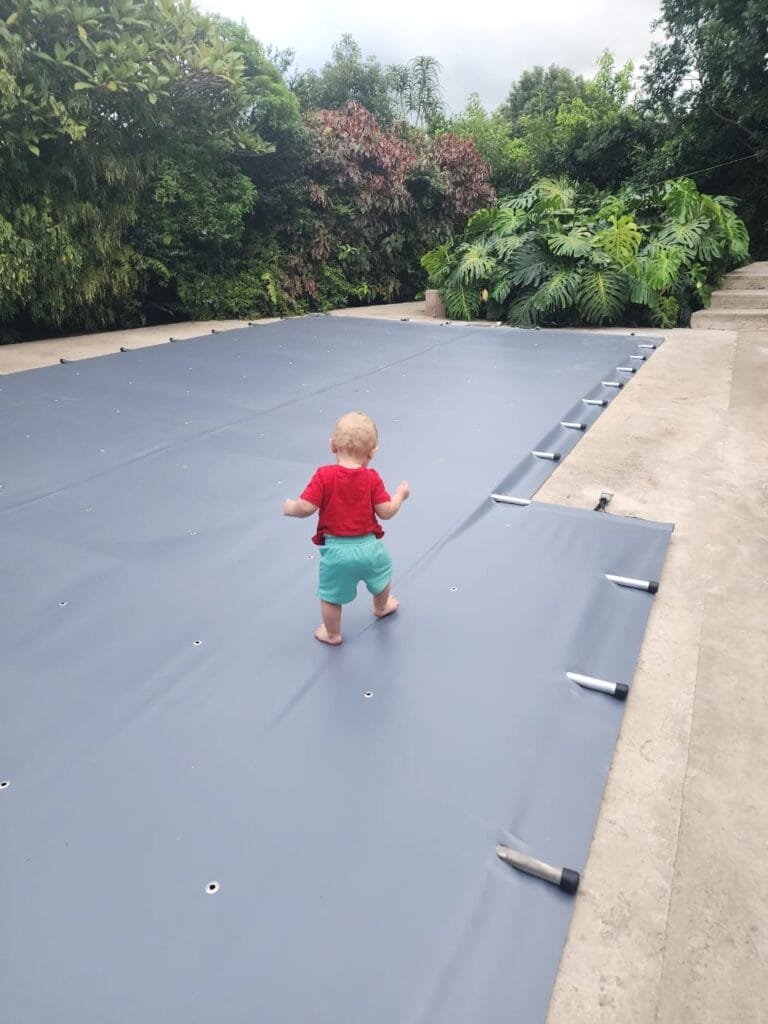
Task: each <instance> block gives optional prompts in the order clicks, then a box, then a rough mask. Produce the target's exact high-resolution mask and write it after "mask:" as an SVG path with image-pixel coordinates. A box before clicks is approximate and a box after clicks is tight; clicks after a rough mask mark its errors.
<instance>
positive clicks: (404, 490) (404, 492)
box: [395, 480, 411, 501]
mask: <svg viewBox="0 0 768 1024" xmlns="http://www.w3.org/2000/svg"><path fill="white" fill-rule="evenodd" d="M410 493H411V489H410V487H409V486H408V481H407V480H403V482H402V483H401V484H400V485H399V487H398V488H397V490H396V491H395V494H397V495H398V496H399V498H400V500H401V501H405V499H406V498H407V497H408V496H409V495H410Z"/></svg>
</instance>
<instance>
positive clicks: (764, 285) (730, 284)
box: [720, 270, 768, 291]
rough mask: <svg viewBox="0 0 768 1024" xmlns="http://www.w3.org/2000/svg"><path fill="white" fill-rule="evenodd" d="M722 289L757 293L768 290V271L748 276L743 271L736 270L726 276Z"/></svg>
mask: <svg viewBox="0 0 768 1024" xmlns="http://www.w3.org/2000/svg"><path fill="white" fill-rule="evenodd" d="M720 288H721V289H723V290H724V291H757V290H763V289H766V290H768V270H766V271H764V272H763V273H760V274H757V273H755V274H746V273H744V272H743V271H741V270H734V271H733V273H731V274H726V275H725V277H724V278H723V282H722V284H721V285H720Z"/></svg>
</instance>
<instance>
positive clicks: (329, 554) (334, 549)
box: [283, 412, 410, 645]
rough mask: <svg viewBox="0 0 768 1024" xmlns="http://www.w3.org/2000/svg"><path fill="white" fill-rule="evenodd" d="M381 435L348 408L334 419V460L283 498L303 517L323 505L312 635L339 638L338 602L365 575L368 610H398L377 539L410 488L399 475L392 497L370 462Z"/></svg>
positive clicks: (290, 512) (329, 640)
mask: <svg viewBox="0 0 768 1024" xmlns="http://www.w3.org/2000/svg"><path fill="white" fill-rule="evenodd" d="M378 443H379V434H378V431H377V429H376V424H375V423H374V422H373V420H372V419H371V418H370V417H369V416H366V415H365V413H362V412H348V413H345V414H344V415H343V416H342V417H341V418H340V419H339V420H338V421H337V423H336V426H335V428H334V431H333V437H332V438H331V451H332V452H333V454H334V455H335V456H336V463H335V464H334V465H330V466H321V467H320V468H319V469H318V470H317V472H316V473H315V475H314V476H313V477H312V479H311V480H310V481H309V483H308V484H307V486H306V487H305V488H304V490H303V491H302V494H301V497H300V498H299V499H298V500H297V499H294V498H288V499H287V500H286V502H285V505H284V506H283V513H284V515H286V516H297V517H299V518H301V519H303V518H304V517H306V516H311V515H313V514H314V513H315V512H317V511H318V509H319V510H320V515H319V517H318V524H317V533H316V534H315V536H314V537H313V538H312V540H313V542H314V543H315V544H318V545H320V580H319V583H318V587H317V596H318V597H319V598H320V612H321V614H322V617H323V621H322V623H321V625H320V626H318V628H317V630H316V631H315V636H316V637H317V639H318V640H320V641H322V642H323V643H324V644H333V645H336V644H340V643H341V606H342V605H343V604H348V603H349V602H350V601H354V599H355V597H356V596H357V585H358V583H359V582H360V581H361V580H362V581H363V582H364V583H365V585H366V587H367V588H368V590H369V592H370V593H371V594H373V614H374V615H376V616H377V617H378V618H380V619H383V618H384V616H385V615H391V614H392V612H394V611H397V608H398V601H397V598H396V597H395V596H394V594H392V593H391V592H390V583H391V580H392V559H391V558H390V557H389V554H388V553H387V549H386V548H385V547H384V545H383V544H382V542H381V538H382V537H383V536H384V531H383V530H382V528H381V526H380V525H379V522H378V520H377V518H376V517H377V516H378V518H379V519H391V518H392V516H394V515H397V513H398V512H399V510H400V506H401V505H402V503H403V502H404V501H405V499H406V498H407V497H408V495H409V494H410V491H409V489H408V483H407V482H406V481H405V480H403V482H402V483H401V484H400V486H399V487H398V488H397V490H396V491H395V495H394V497H392V498H390V496H389V494H387V491H386V488H385V487H384V483H383V481H382V479H381V477H380V476H379V474H378V473H377V472H376V470H375V469H369V468H368V463H369V462H370V461H371V459H372V458H373V456H374V455H375V453H376V449H377V447H378Z"/></svg>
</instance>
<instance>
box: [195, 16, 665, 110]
mask: <svg viewBox="0 0 768 1024" xmlns="http://www.w3.org/2000/svg"><path fill="white" fill-rule="evenodd" d="M198 4H199V6H200V7H201V8H202V9H203V10H207V11H211V12H214V13H218V14H222V15H224V16H225V17H227V18H232V19H234V20H235V21H241V20H243V21H245V22H246V24H247V25H248V27H249V28H250V30H251V32H252V33H253V35H254V36H256V38H257V39H259V40H260V41H261V42H262V43H264V44H271V45H273V46H275V47H277V48H279V49H281V50H282V49H286V48H290V49H292V50H294V52H295V54H296V61H295V66H296V67H297V68H298V69H299V70H302V71H303V70H306V69H307V68H315V69H318V70H319V69H320V68H321V67H322V65H323V64H324V63H325V62H326V61H327V60H328V59H329V58H330V56H331V47H332V46H333V44H334V43H335V42H337V41H338V40H339V39H340V37H341V36H342V35H343V34H344V33H345V32H348V33H350V35H352V36H353V37H354V38H355V39H356V40H357V42H358V43H359V44H360V47H361V49H362V51H363V56H364V57H366V56H368V55H369V54H373V55H374V56H375V57H376V58H377V59H378V60H379V61H380V62H381V63H382V64H385V65H386V64H400V63H405V61H407V60H410V58H411V57H416V56H419V55H420V54H428V55H430V56H432V57H436V58H437V60H438V61H439V62H440V64H442V67H443V71H442V74H441V76H440V78H441V82H442V85H443V91H444V98H445V100H446V102H447V104H448V107H449V108H450V110H451V111H452V112H454V113H456V112H458V111H460V110H462V109H463V108H464V106H465V105H466V101H467V98H468V97H469V94H470V93H472V92H477V93H479V95H480V99H481V101H482V103H483V105H484V106H485V107H486V108H487V109H489V110H491V109H494V108H495V107H496V106H498V104H499V103H501V102H502V101H503V100H504V99H505V98H506V96H507V93H508V91H509V87H510V85H511V83H512V82H513V81H514V80H515V79H516V78H518V77H519V75H520V73H521V72H522V71H525V70H526V68H531V67H533V66H534V65H535V64H542V65H543V66H544V67H548V66H549V65H550V64H560V65H562V66H563V67H568V68H571V70H573V71H576V72H577V73H579V74H583V75H587V76H591V75H592V73H593V72H594V68H595V63H596V61H597V58H598V57H599V55H600V53H601V52H602V51H603V50H604V49H609V50H611V51H612V52H613V53H614V55H615V57H616V61H617V63H618V64H624V63H625V62H626V61H627V60H633V61H634V62H635V70H636V72H637V71H639V67H640V63H641V62H642V60H643V58H644V57H645V55H646V54H647V52H648V49H649V46H650V43H651V36H652V33H651V27H650V26H651V22H652V21H653V19H654V18H656V17H657V16H658V14H659V10H660V0H529V2H527V3H521V2H520V0H485V2H484V3H475V4H473V3H471V2H469V3H467V2H464V3H458V2H455V3H452V2H451V0H442V2H440V3H437V2H435V0H421V2H413V0H410V2H408V0H384V2H383V3H376V2H373V3H370V2H368V3H366V2H364V0H355V2H353V0H335V2H333V3H329V2H327V0H315V2H313V0H282V2H275V0H273V2H272V3H269V4H256V3H254V2H253V0H250V2H248V0H198ZM657 37H658V33H657Z"/></svg>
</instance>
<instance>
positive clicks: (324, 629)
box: [315, 601, 341, 647]
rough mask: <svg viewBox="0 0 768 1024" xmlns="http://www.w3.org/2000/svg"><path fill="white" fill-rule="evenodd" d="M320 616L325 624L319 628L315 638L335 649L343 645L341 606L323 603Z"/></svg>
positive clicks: (321, 603)
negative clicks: (338, 645)
mask: <svg viewBox="0 0 768 1024" xmlns="http://www.w3.org/2000/svg"><path fill="white" fill-rule="evenodd" d="M320 614H321V615H322V616H323V624H322V625H321V626H318V627H317V629H316V630H315V636H316V637H317V639H318V640H321V641H322V642H323V643H324V644H332V645H333V646H334V647H335V646H336V645H337V644H340V643H341V605H340V604H331V602H330V601H321V602H320Z"/></svg>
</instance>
